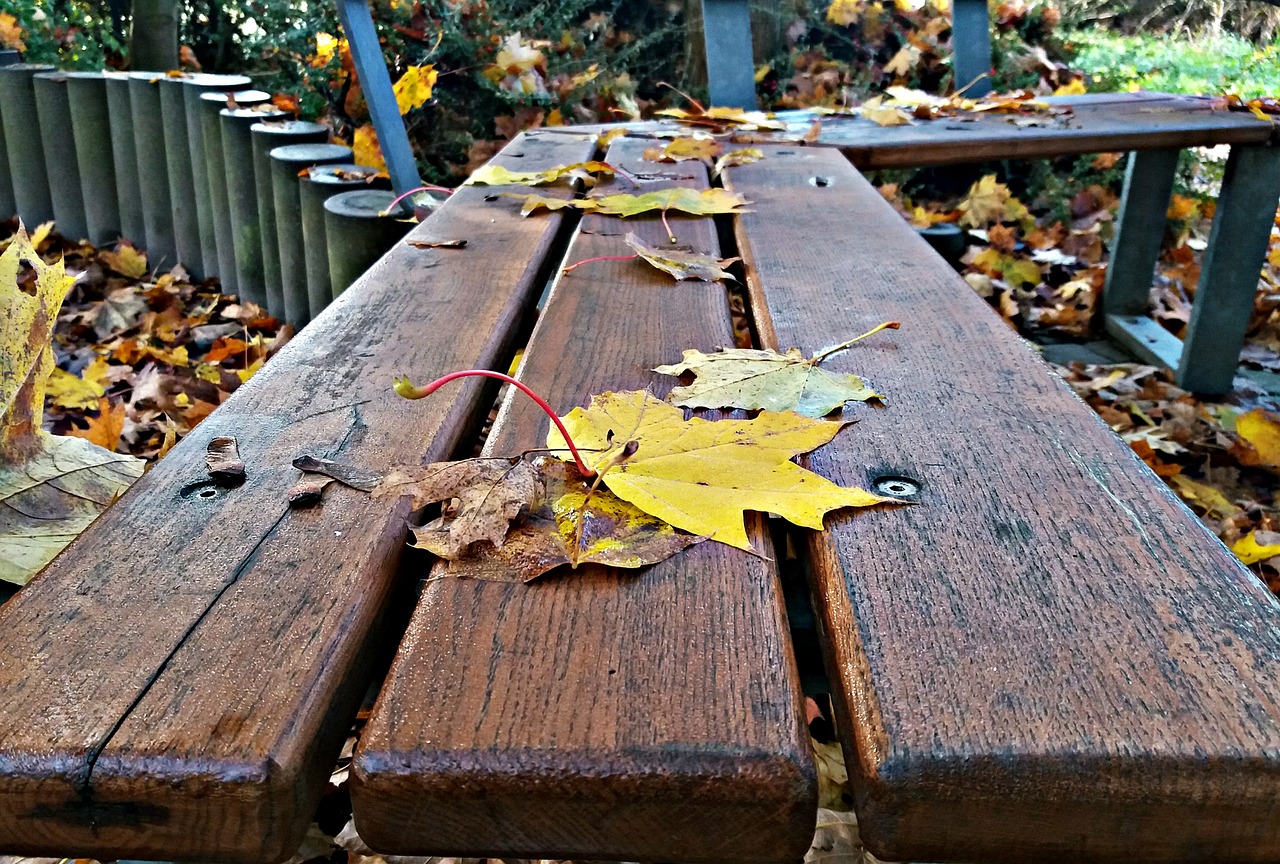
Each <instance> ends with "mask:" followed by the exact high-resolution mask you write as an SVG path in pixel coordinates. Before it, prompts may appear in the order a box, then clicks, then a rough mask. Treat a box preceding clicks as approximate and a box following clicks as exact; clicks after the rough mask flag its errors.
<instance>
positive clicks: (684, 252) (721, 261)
mask: <svg viewBox="0 0 1280 864" xmlns="http://www.w3.org/2000/svg"><path fill="white" fill-rule="evenodd" d="M625 239H626V241H627V245H628V246H630V247H631V248H632V249H634V250H636V254H637V255H639V256H640V257H641V258H643V259H644V260H645V261H648V262H649V263H650V264H652V265H653V266H654V267H657V268H658V269H659V270H661V271H662V272H663V273H667V274H669V275H670V276H672V277H674V278H675V280H676V281H677V282H679V281H681V280H682V279H701V280H702V281H703V282H715V281H716V280H718V279H734V276H733V274H732V273H728V272H726V271H725V270H724V268H725V267H728V266H729V265H730V264H732V263H733V262H735V261H741V260H742V259H741V258H716V257H715V256H713V255H707V254H706V253H704V252H694V251H693V250H691V249H690V248H689V247H687V246H672V247H668V248H666V249H659V248H657V247H655V246H650V245H649V244H647V243H645V242H644V241H643V240H641V239H640V238H639V237H637V236H636V234H635V233H634V232H629V233H628V234H627V236H626V238H625ZM734 281H737V280H736V279H734Z"/></svg>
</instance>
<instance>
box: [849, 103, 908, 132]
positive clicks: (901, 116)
mask: <svg viewBox="0 0 1280 864" xmlns="http://www.w3.org/2000/svg"><path fill="white" fill-rule="evenodd" d="M858 114H859V115H860V116H862V117H864V118H866V119H867V120H870V121H871V122H872V123H874V124H876V125H877V126H905V125H908V124H910V123H911V115H910V114H908V113H907V112H905V111H903V110H901V109H900V108H894V107H892V106H889V105H885V104H884V99H883V98H882V97H880V96H876V97H875V98H873V99H868V100H867V101H866V102H865V103H864V104H863V105H862V107H860V108H859V109H858Z"/></svg>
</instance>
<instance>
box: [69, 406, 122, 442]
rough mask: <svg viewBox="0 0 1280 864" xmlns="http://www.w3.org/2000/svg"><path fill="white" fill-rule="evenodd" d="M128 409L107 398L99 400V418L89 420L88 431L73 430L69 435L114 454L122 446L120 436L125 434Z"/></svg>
mask: <svg viewBox="0 0 1280 864" xmlns="http://www.w3.org/2000/svg"><path fill="white" fill-rule="evenodd" d="M126 411H127V408H126V407H125V404H124V403H123V402H117V403H116V404H115V405H112V404H111V402H110V400H108V399H107V398H106V397H105V396H104V397H102V398H101V399H99V400H98V416H97V417H90V418H88V421H89V428H88V429H72V430H71V431H70V432H68V433H67V434H68V435H70V436H71V437H73V438H83V439H84V440H86V441H90V442H92V443H94V444H97V445H98V446H99V447H101V448H103V449H104V450H108V451H111V452H114V451H115V449H116V447H117V446H119V444H120V434H121V433H122V432H124V421H125V414H126Z"/></svg>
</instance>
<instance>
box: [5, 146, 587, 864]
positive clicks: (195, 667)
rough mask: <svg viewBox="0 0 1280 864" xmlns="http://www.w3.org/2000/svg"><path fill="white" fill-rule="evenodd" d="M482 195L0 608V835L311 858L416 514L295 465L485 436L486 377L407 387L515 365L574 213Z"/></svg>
mask: <svg viewBox="0 0 1280 864" xmlns="http://www.w3.org/2000/svg"><path fill="white" fill-rule="evenodd" d="M593 148H594V140H593V139H592V138H591V137H590V136H586V137H583V136H579V137H576V138H575V137H573V136H560V137H558V138H555V139H553V138H550V137H544V138H541V139H531V140H528V141H516V142H514V143H513V144H511V145H510V146H509V147H508V148H507V151H506V152H507V155H506V156H504V157H500V159H501V161H502V163H503V164H505V165H507V167H510V168H512V169H533V168H538V167H551V166H553V165H557V164H563V163H565V162H575V161H579V160H581V159H583V158H585V157H587V156H588V155H589V154H590V153H591V152H592V150H593ZM517 153H519V154H520V156H519V157H518V158H517V157H516V154H517ZM561 194H568V190H565V191H564V192H563V193H561ZM484 195H485V191H484V190H482V189H478V188H470V189H465V190H462V191H461V192H459V193H458V194H457V195H456V196H454V198H453V199H452V200H451V201H450V202H449V203H448V204H446V205H445V206H444V208H443V209H442V211H441V212H440V213H439V214H438V215H437V216H436V218H434V219H433V220H432V221H431V223H430V225H424V226H420V227H419V228H418V229H417V234H416V235H414V236H418V237H424V238H425V237H428V236H430V237H432V238H434V239H441V237H442V238H443V239H455V238H458V237H461V238H464V239H467V240H468V246H467V248H466V249H465V250H460V251H441V250H420V249H414V248H410V247H407V246H403V245H402V246H399V247H397V248H396V249H395V250H394V251H393V252H392V253H391V254H390V256H388V258H386V259H384V260H383V261H382V262H381V263H380V264H379V265H377V266H376V267H375V268H374V269H373V270H372V271H371V272H370V274H369V275H368V276H367V278H366V279H365V280H364V281H363V282H362V283H361V285H360V286H359V289H358V290H355V289H353V290H352V291H349V292H347V293H346V294H344V295H343V296H342V297H341V298H340V299H339V300H338V301H336V302H335V303H334V304H333V305H332V306H331V307H329V308H328V309H327V310H326V311H325V313H324V314H323V315H322V316H321V317H320V318H318V319H317V320H316V321H315V322H314V323H313V324H312V325H310V326H309V327H307V328H306V329H305V330H304V331H303V332H302V333H301V334H299V335H298V336H297V337H296V338H295V339H294V340H293V342H292V343H291V344H289V345H288V346H287V347H286V348H285V349H284V350H283V351H281V353H280V354H279V355H278V356H277V357H275V358H274V359H272V361H271V362H270V363H268V364H267V366H266V367H265V368H264V369H263V371H262V372H260V373H259V374H258V375H256V376H255V377H254V378H253V379H252V380H251V381H250V382H249V383H248V384H246V385H245V386H244V387H242V388H241V389H240V390H239V391H237V392H236V393H235V394H234V395H233V396H232V398H231V399H229V400H228V401H227V402H226V404H224V405H222V406H221V407H220V408H219V409H218V410H217V411H215V412H214V413H213V414H212V415H210V417H209V418H208V419H207V420H205V421H204V422H203V423H202V424H201V425H200V426H199V427H198V428H197V429H196V430H195V431H194V432H193V433H192V434H191V435H190V436H188V437H187V438H186V439H185V440H183V441H182V442H181V443H180V444H179V445H178V446H177V447H176V448H175V449H174V450H173V452H172V453H170V454H169V455H168V456H167V457H166V458H165V459H164V460H163V461H162V462H160V463H159V464H157V465H156V466H155V467H154V468H153V469H152V470H151V471H150V472H148V473H147V474H146V475H145V476H144V477H143V478H142V479H141V480H140V481H138V483H137V484H136V485H135V486H134V487H133V488H132V489H131V490H130V491H129V492H128V493H127V494H126V495H125V496H124V497H123V498H122V499H121V500H120V501H119V502H117V503H116V504H115V505H114V506H113V507H111V508H110V510H109V511H108V512H107V513H106V514H105V515H104V516H103V517H102V518H101V519H99V520H98V521H97V522H96V523H94V525H93V526H91V527H90V528H89V530H87V531H86V532H85V533H84V534H83V535H81V537H80V538H79V539H78V540H77V541H76V542H75V543H73V544H72V545H71V546H70V547H69V548H68V549H67V550H66V551H65V552H64V553H63V554H62V555H61V556H59V558H58V559H57V560H56V561H55V562H54V563H53V564H52V565H50V567H49V568H47V569H46V570H45V571H44V572H43V573H42V574H41V575H40V576H38V577H37V578H36V579H35V580H34V581H33V582H32V583H31V584H30V585H29V586H28V587H27V588H25V589H24V590H23V591H21V592H20V593H19V594H18V595H17V596H16V597H15V598H14V599H12V600H10V601H9V602H8V603H6V604H4V606H2V607H0V704H2V705H3V706H4V708H3V715H4V723H3V725H2V726H0V849H4V850H5V851H6V852H11V853H22V854H29V855H55V856H62V855H79V856H94V857H97V858H101V859H110V858H117V857H121V858H143V859H148V858H150V859H173V858H178V859H181V858H184V857H185V858H198V859H202V860H220V861H245V862H263V861H271V860H280V859H283V858H286V857H288V856H289V855H291V854H293V852H294V851H295V850H296V848H297V845H298V842H299V840H300V839H301V837H302V834H303V832H304V831H305V829H306V826H307V825H308V824H309V823H310V821H311V819H312V815H313V811H314V809H315V805H316V803H317V802H318V800H319V797H320V792H321V790H322V788H323V783H324V782H325V780H326V779H327V775H328V772H329V770H330V768H331V766H332V764H333V760H334V758H335V757H336V755H337V751H338V748H339V746H340V745H341V743H342V740H343V737H344V736H345V734H346V732H347V730H348V729H349V728H350V723H351V720H352V719H353V717H354V714H355V710H356V708H357V706H358V704H359V700H360V698H361V697H362V696H363V694H364V692H365V689H366V687H367V685H368V681H369V669H368V667H369V664H370V662H371V661H372V659H373V657H374V652H373V650H371V647H372V646H371V643H370V640H371V639H374V638H376V637H377V636H378V635H379V633H380V622H381V621H382V620H383V619H384V617H385V614H386V612H387V607H388V605H389V603H391V602H392V599H393V598H394V597H395V596H396V589H397V584H396V583H397V580H396V578H395V576H396V572H397V563H398V561H399V560H400V557H401V555H400V552H401V550H402V549H403V542H404V538H405V530H404V519H405V515H406V512H407V511H406V502H404V501H395V500H392V499H375V500H370V499H369V497H368V496H367V495H365V494H364V493H360V492H356V491H354V490H351V489H346V488H342V487H333V488H330V489H329V491H328V492H327V494H326V496H325V501H324V503H323V505H322V506H319V507H316V508H314V509H310V510H299V511H291V510H290V509H289V508H288V505H287V499H286V495H287V491H288V489H289V487H290V486H291V485H292V484H293V483H294V482H295V481H296V480H297V479H298V477H299V472H298V471H297V470H295V469H294V468H293V467H292V466H291V464H290V463H291V460H292V459H293V458H294V457H295V456H298V455H300V454H302V453H304V452H310V453H315V454H318V455H324V456H330V457H333V458H337V459H341V460H343V461H350V462H355V463H361V464H367V465H373V466H377V465H387V464H393V463H398V462H406V461H416V460H419V459H424V460H427V461H431V460H435V459H441V458H448V457H450V456H452V455H453V453H454V451H455V450H456V449H457V448H458V446H459V444H460V443H461V442H466V441H468V440H469V439H470V437H471V436H472V435H473V434H474V431H475V429H476V428H477V427H478V423H479V421H480V420H483V418H484V415H485V413H486V412H487V411H488V407H489V401H488V400H489V398H491V393H489V394H484V393H482V390H483V388H482V387H480V386H478V385H473V386H456V387H455V388H454V389H452V390H451V391H450V392H449V393H444V394H440V395H439V396H437V397H436V398H435V399H432V400H430V401H429V402H428V403H425V404H424V403H410V402H406V401H405V400H403V399H400V398H399V397H397V396H395V395H394V394H393V393H392V391H391V384H392V381H393V378H394V376H395V375H396V374H398V373H400V372H403V371H406V370H412V371H413V372H414V373H415V374H418V375H421V376H424V377H426V378H430V377H432V376H435V375H438V374H442V373H444V372H447V371H450V370H453V369H458V368H465V367H470V366H486V365H495V364H499V365H500V364H502V363H504V362H506V361H505V357H506V356H507V353H506V352H509V351H510V350H511V344H510V343H511V341H512V339H513V338H514V336H515V335H516V334H517V333H518V332H519V329H520V320H521V318H522V316H523V315H524V313H525V312H526V310H527V309H528V307H529V306H530V305H531V303H532V301H533V300H534V299H535V298H536V297H537V292H538V291H539V290H540V289H541V287H542V284H543V283H542V280H543V278H545V276H544V274H542V273H541V272H540V270H539V268H540V262H541V261H542V260H543V258H545V256H546V250H547V249H548V248H550V246H551V245H552V242H553V239H554V237H555V235H556V233H557V229H558V226H559V223H560V217H559V216H553V218H551V219H549V220H548V219H539V220H526V219H521V218H520V217H519V215H517V214H516V213H514V212H512V211H511V209H510V208H500V209H499V210H490V209H488V208H484V207H482V206H480V204H481V199H482V198H483V197H484ZM218 435H233V436H235V437H236V438H238V439H239V452H240V455H241V457H242V458H243V460H244V461H245V463H246V466H247V473H248V477H247V480H246V482H245V483H244V485H242V486H239V487H237V488H222V487H217V486H214V485H212V484H211V483H208V482H206V481H207V478H206V476H205V471H204V450H205V445H206V444H207V442H208V441H209V440H210V439H211V438H213V437H215V436H218ZM391 635H392V638H393V639H394V636H395V635H396V633H395V632H392V633H391Z"/></svg>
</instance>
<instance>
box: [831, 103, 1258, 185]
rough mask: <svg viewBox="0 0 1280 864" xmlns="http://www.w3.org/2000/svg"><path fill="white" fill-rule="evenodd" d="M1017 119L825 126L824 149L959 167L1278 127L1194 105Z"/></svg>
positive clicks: (859, 160) (860, 161)
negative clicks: (1028, 122) (1023, 122)
mask: <svg viewBox="0 0 1280 864" xmlns="http://www.w3.org/2000/svg"><path fill="white" fill-rule="evenodd" d="M1013 121H1014V118H1012V117H1010V116H1009V115H982V116H979V117H978V118H977V119H974V120H971V121H965V120H959V119H951V118H948V119H941V120H931V121H926V122H921V123H917V124H916V125H911V126H877V125H876V124H874V123H872V122H871V121H869V120H864V119H863V118H861V117H837V118H833V119H830V120H827V121H824V122H823V125H822V136H821V138H820V139H819V141H818V143H819V144H820V145H822V146H830V147H837V148H839V149H840V150H841V151H842V152H843V153H844V154H845V155H846V156H847V157H849V160H850V161H851V162H853V163H854V164H855V165H857V166H858V167H859V168H903V167H918V166H922V165H952V164H958V163H963V162H979V161H982V160H986V159H1024V158H1034V157H1044V156H1063V155H1069V154H1072V153H1100V152H1108V151H1120V150H1157V149H1167V148H1181V147H1208V146H1214V145H1217V144H1248V143H1255V144H1256V143H1265V142H1266V141H1268V140H1269V139H1270V136H1271V130H1272V125H1271V123H1269V122H1267V121H1265V120H1259V119H1257V118H1256V117H1253V116H1252V115H1250V114H1246V113H1242V112H1231V111H1210V110H1208V108H1207V105H1206V104H1205V103H1203V102H1200V101H1193V100H1183V99H1176V100H1169V101H1151V102H1138V103H1136V104H1128V103H1123V102H1122V103H1111V102H1096V103H1079V104H1076V105H1075V113H1074V114H1073V115H1071V116H1070V117H1068V118H1065V120H1064V121H1062V122H1059V121H1052V120H1046V122H1047V125H1045V126H1015V125H1014V124H1013Z"/></svg>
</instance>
